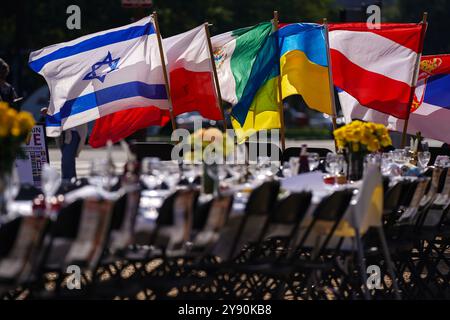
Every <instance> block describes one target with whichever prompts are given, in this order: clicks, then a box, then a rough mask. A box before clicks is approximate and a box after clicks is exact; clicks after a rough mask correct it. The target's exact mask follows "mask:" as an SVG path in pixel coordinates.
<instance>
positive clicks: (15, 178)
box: [3, 166, 20, 212]
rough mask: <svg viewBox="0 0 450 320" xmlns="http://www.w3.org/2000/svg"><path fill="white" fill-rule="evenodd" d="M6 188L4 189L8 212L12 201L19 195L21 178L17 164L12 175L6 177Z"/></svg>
mask: <svg viewBox="0 0 450 320" xmlns="http://www.w3.org/2000/svg"><path fill="white" fill-rule="evenodd" d="M5 182H6V188H5V190H4V193H3V195H4V201H5V207H6V212H9V208H10V206H11V203H12V201H14V199H15V198H16V197H17V195H18V194H19V190H20V178H19V174H18V172H17V168H16V166H13V169H12V174H11V176H7V177H6V181H5Z"/></svg>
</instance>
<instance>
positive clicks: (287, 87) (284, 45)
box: [278, 23, 333, 115]
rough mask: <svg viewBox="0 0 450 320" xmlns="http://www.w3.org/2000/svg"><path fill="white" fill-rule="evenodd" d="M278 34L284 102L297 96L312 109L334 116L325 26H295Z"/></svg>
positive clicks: (289, 26) (309, 24) (297, 24)
mask: <svg viewBox="0 0 450 320" xmlns="http://www.w3.org/2000/svg"><path fill="white" fill-rule="evenodd" d="M278 32H279V46H280V72H281V90H282V95H283V99H284V98H286V97H289V96H291V95H294V94H298V95H301V96H302V97H303V99H304V101H305V102H306V104H307V105H308V106H309V107H310V108H312V109H315V110H317V111H320V112H323V113H327V114H330V115H331V114H332V113H333V111H332V110H333V109H332V104H331V92H330V82H329V73H328V59H327V46H326V40H325V28H324V26H323V25H319V24H315V23H294V24H290V25H287V26H285V27H283V28H281V29H280V30H279V31H278Z"/></svg>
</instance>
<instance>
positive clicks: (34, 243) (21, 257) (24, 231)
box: [0, 216, 49, 282]
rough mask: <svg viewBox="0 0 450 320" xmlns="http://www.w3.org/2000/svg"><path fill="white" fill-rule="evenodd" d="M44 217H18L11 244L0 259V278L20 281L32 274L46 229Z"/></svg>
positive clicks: (46, 224) (46, 222)
mask: <svg viewBox="0 0 450 320" xmlns="http://www.w3.org/2000/svg"><path fill="white" fill-rule="evenodd" d="M48 224H49V220H48V219H47V218H45V217H36V216H27V217H23V218H22V219H20V226H19V228H18V230H17V232H16V235H15V239H14V243H13V246H12V247H11V248H10V250H9V252H8V254H7V255H6V256H4V257H3V259H1V260H0V279H10V280H14V281H16V282H22V281H25V280H27V279H29V277H30V276H31V275H32V272H33V271H34V269H35V267H36V263H37V260H38V258H39V254H40V252H41V248H42V241H43V239H44V236H45V234H46V232H47V230H48V228H47V227H48Z"/></svg>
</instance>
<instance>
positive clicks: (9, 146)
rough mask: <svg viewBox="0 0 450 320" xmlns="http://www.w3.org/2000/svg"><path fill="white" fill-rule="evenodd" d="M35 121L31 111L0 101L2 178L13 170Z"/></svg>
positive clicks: (0, 167) (0, 168) (0, 172)
mask: <svg viewBox="0 0 450 320" xmlns="http://www.w3.org/2000/svg"><path fill="white" fill-rule="evenodd" d="M34 123H35V122H34V118H33V116H32V115H31V114H30V113H28V112H25V111H21V112H17V111H16V110H15V109H13V108H10V107H9V106H8V104H7V103H5V102H0V178H1V176H3V175H5V174H9V173H10V172H11V170H12V166H13V164H14V160H15V159H16V157H17V155H18V154H19V153H20V152H21V151H22V149H21V145H22V143H23V142H25V141H26V139H27V138H28V136H29V134H30V132H31V129H32V128H33V126H34Z"/></svg>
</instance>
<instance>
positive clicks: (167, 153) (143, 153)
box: [130, 142, 174, 161]
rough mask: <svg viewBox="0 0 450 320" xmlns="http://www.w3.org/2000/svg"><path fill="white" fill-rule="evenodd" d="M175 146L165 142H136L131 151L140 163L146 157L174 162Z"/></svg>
mask: <svg viewBox="0 0 450 320" xmlns="http://www.w3.org/2000/svg"><path fill="white" fill-rule="evenodd" d="M173 147H174V145H173V144H171V143H164V142H134V143H133V144H131V146H130V149H131V151H132V152H133V153H134V154H135V155H136V157H137V159H138V161H141V160H142V159H143V158H145V157H157V158H160V159H161V160H163V161H168V160H172V149H173Z"/></svg>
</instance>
